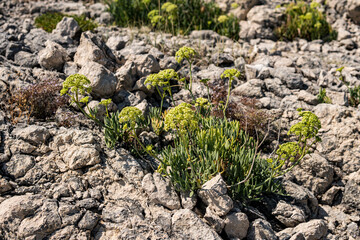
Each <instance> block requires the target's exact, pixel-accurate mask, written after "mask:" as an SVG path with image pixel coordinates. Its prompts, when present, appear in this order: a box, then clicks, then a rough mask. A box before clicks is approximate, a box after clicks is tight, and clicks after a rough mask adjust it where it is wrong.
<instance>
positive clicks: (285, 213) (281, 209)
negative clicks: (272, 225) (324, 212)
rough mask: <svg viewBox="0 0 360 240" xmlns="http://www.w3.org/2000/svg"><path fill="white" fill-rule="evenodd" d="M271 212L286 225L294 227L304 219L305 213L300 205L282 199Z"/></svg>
mask: <svg viewBox="0 0 360 240" xmlns="http://www.w3.org/2000/svg"><path fill="white" fill-rule="evenodd" d="M272 214H273V215H274V216H275V218H276V219H278V220H279V221H280V222H281V223H282V224H284V225H285V226H287V227H295V226H296V225H298V224H299V223H303V222H305V220H306V215H305V213H304V211H303V210H302V209H301V208H300V207H298V206H295V205H291V204H289V203H287V202H285V201H282V200H281V201H279V202H278V204H277V205H276V208H275V209H274V210H273V211H272Z"/></svg>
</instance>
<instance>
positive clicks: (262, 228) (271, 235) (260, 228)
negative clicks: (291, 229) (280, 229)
mask: <svg viewBox="0 0 360 240" xmlns="http://www.w3.org/2000/svg"><path fill="white" fill-rule="evenodd" d="M247 239H248V240H258V239H262V240H278V237H277V236H276V234H275V232H274V230H273V229H272V228H271V224H270V223H269V222H268V221H266V220H264V219H261V218H259V219H256V220H255V221H253V222H252V223H251V225H250V229H249V234H248V236H247Z"/></svg>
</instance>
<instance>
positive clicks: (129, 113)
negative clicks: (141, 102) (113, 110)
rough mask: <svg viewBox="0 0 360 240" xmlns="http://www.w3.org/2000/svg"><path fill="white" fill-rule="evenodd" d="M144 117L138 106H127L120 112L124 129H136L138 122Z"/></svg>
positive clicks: (120, 119)
mask: <svg viewBox="0 0 360 240" xmlns="http://www.w3.org/2000/svg"><path fill="white" fill-rule="evenodd" d="M143 118H144V116H143V114H142V112H141V110H140V109H138V108H136V107H125V108H124V109H123V110H121V112H120V114H119V122H120V123H122V124H124V128H125V129H124V130H127V129H129V130H133V129H135V127H136V122H137V121H138V120H139V119H143Z"/></svg>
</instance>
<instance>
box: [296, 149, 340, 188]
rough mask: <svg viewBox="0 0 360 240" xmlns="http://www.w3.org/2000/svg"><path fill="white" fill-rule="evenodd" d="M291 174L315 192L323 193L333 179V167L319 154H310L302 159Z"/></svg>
mask: <svg viewBox="0 0 360 240" xmlns="http://www.w3.org/2000/svg"><path fill="white" fill-rule="evenodd" d="M293 174H294V175H295V178H296V180H297V182H299V183H301V184H302V185H303V186H305V187H307V188H309V189H310V190H311V191H312V192H314V193H315V194H321V193H324V192H325V191H326V190H327V188H328V187H329V186H330V184H331V183H332V181H333V176H334V169H333V167H332V166H331V165H330V164H329V162H328V161H327V160H326V159H325V158H324V157H322V156H321V155H319V154H311V155H310V156H309V157H306V158H305V159H303V160H302V161H301V163H300V165H299V166H298V167H296V169H294V171H293Z"/></svg>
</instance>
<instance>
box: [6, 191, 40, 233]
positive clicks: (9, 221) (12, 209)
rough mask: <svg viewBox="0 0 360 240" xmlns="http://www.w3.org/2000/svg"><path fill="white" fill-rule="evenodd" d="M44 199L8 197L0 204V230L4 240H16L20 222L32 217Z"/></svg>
mask: <svg viewBox="0 0 360 240" xmlns="http://www.w3.org/2000/svg"><path fill="white" fill-rule="evenodd" d="M43 201H44V199H43V198H42V197H41V196H40V195H22V196H14V197H10V198H8V199H6V200H4V201H3V202H1V204H0V228H1V229H2V231H3V233H2V234H3V236H5V239H18V236H17V233H18V228H19V225H20V223H21V221H22V220H23V219H24V218H26V217H28V216H30V215H34V214H35V211H36V210H37V209H38V208H39V207H41V206H42V204H43Z"/></svg>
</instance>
